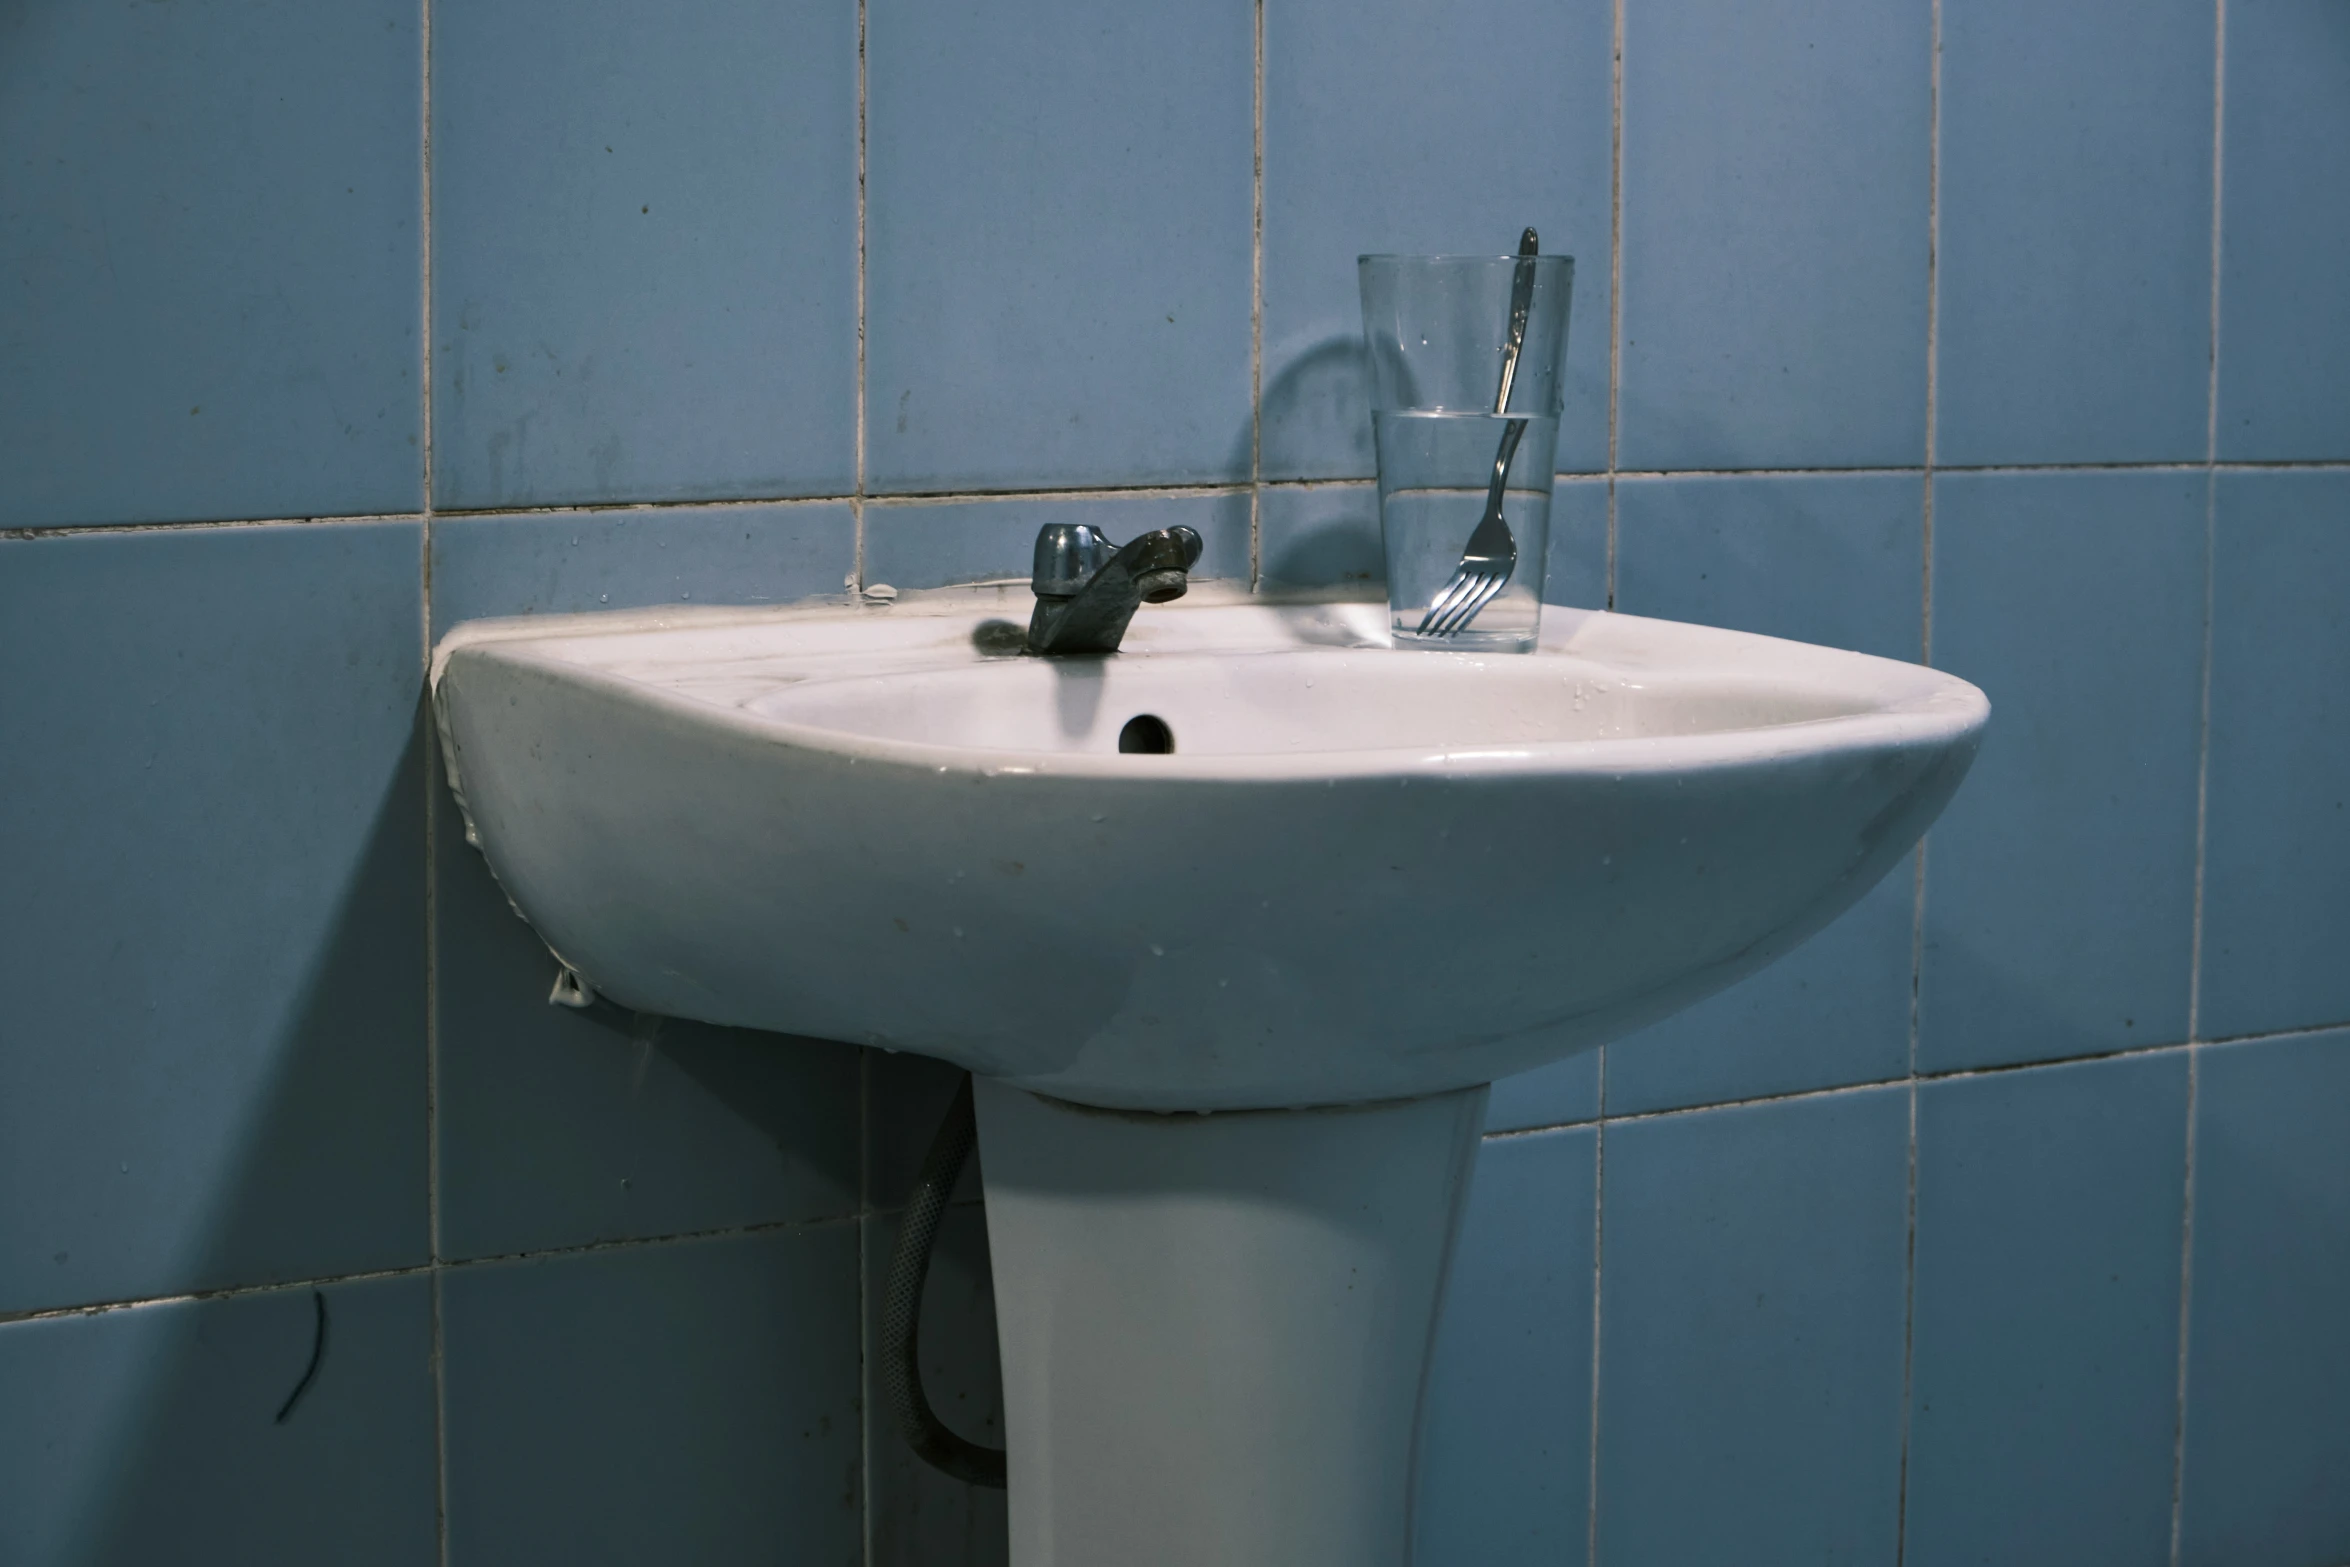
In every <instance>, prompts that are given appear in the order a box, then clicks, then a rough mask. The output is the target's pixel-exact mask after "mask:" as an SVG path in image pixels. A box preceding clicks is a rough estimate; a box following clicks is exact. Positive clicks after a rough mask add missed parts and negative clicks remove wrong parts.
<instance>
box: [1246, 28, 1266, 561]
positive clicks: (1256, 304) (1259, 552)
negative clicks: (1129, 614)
mask: <svg viewBox="0 0 2350 1567" xmlns="http://www.w3.org/2000/svg"><path fill="white" fill-rule="evenodd" d="M1254 18H1255V27H1256V40H1255V45H1254V48H1255V55H1256V82H1255V86H1254V87H1253V89H1252V97H1251V104H1252V109H1253V114H1254V117H1255V121H1256V125H1255V130H1254V132H1253V135H1254V141H1253V143H1252V147H1253V151H1252V153H1251V157H1250V165H1251V171H1250V175H1249V191H1250V196H1249V201H1250V215H1249V282H1248V288H1249V302H1248V586H1249V591H1250V592H1252V593H1253V592H1255V591H1256V590H1257V589H1258V587H1260V586H1261V585H1262V584H1263V582H1264V553H1265V529H1264V518H1263V511H1264V480H1265V0H1256V5H1255V8H1254Z"/></svg>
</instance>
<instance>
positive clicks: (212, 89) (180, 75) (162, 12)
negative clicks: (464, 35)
mask: <svg viewBox="0 0 2350 1567" xmlns="http://www.w3.org/2000/svg"><path fill="white" fill-rule="evenodd" d="M417 23H418V9H417V6H416V4H415V3H414V0H357V3H355V4H351V5H337V6H310V5H302V4H299V3H290V0H265V3H261V4H252V3H247V0H233V3H232V0H191V3H188V4H182V5H170V6H119V5H116V6H55V5H44V6H11V7H9V8H8V10H7V12H6V13H5V14H0V61H5V62H6V64H5V65H0V84H4V90H0V147H6V148H7V149H8V152H7V155H6V156H5V158H0V279H5V280H6V281H5V282H0V345H4V346H0V472H5V473H6V474H7V475H8V482H7V483H6V484H5V485H4V486H0V527H11V528H15V527H41V526H44V525H49V524H60V523H108V522H166V521H175V520H180V519H186V518H205V517H315V516H330V515H352V514H356V513H365V512H391V511H411V510H414V509H415V507H416V505H417V504H418V500H419V493H418V492H419V488H420V486H421V483H422V474H423V471H424V470H423V449H422V447H421V445H420V444H419V429H420V411H419V404H418V398H417V368H418V361H419V360H420V358H421V357H422V356H421V354H420V352H419V350H418V347H417V331H418V320H419V310H420V302H421V299H422V290H423V283H422V277H421V271H420V268H419V266H418V249H419V245H418V240H417V223H418V211H419V203H418V195H417V188H418V181H419V174H418V170H419V168H420V162H419V143H420V141H421V136H420V127H419V110H418V94H419V92H420V90H421V89H420V77H421V70H420V59H419V55H420V49H419V45H418V42H417Z"/></svg>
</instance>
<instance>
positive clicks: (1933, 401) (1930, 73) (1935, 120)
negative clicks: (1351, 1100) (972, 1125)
mask: <svg viewBox="0 0 2350 1567" xmlns="http://www.w3.org/2000/svg"><path fill="white" fill-rule="evenodd" d="M1927 28H1928V31H1927V57H1926V343H1925V349H1926V355H1925V357H1926V364H1925V372H1926V374H1925V383H1926V384H1925V387H1924V392H1925V450H1924V457H1925V465H1924V471H1923V473H1922V474H1921V476H1920V478H1919V481H1918V492H1919V493H1918V662H1919V663H1921V664H1924V665H1926V666H1927V667H1929V668H1931V667H1932V665H1933V662H1934V474H1935V471H1936V468H1935V458H1936V456H1937V455H1938V450H1937V445H1936V441H1935V433H1936V432H1935V426H1936V424H1937V422H1938V416H1939V406H1938V398H1939V388H1940V384H1941V352H1942V270H1941V269H1942V0H1932V4H1931V6H1930V7H1929V8H1928V21H1927ZM1925 971H1926V845H1925V843H1924V841H1923V840H1922V839H1921V840H1920V842H1919V844H1918V846H1917V854H1916V858H1915V859H1914V860H1912V861H1911V869H1910V930H1909V1039H1908V1041H1907V1045H1908V1051H1907V1056H1908V1059H1907V1062H1906V1065H1907V1066H1908V1068H1909V1070H1908V1072H1907V1073H1906V1074H1905V1076H1906V1080H1907V1082H1908V1084H1909V1095H1908V1098H1909V1106H1908V1112H1909V1113H1908V1122H1909V1124H1908V1127H1907V1142H1908V1147H1907V1149H1906V1151H1905V1160H1904V1170H1903V1194H1902V1255H1901V1420H1900V1432H1901V1434H1900V1438H1899V1451H1900V1457H1899V1459H1898V1461H1897V1463H1896V1466H1895V1472H1894V1473H1895V1478H1894V1491H1893V1498H1894V1499H1893V1563H1894V1567H1902V1564H1903V1563H1905V1562H1906V1561H1907V1560H1908V1558H1909V1454H1910V1438H1911V1424H1912V1422H1911V1409H1912V1406H1913V1404H1914V1403H1915V1401H1916V1389H1917V1377H1916V1364H1917V1318H1918V1313H1917V1297H1918V1048H1919V1039H1920V1027H1921V1024H1922V1022H1923V1014H1922V1010H1921V1006H1920V1003H1921V1000H1922V998H1923V992H1924V986H1925Z"/></svg>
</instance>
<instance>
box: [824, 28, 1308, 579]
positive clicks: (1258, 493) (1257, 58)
mask: <svg viewBox="0 0 2350 1567" xmlns="http://www.w3.org/2000/svg"><path fill="white" fill-rule="evenodd" d="M860 3H862V0H860ZM1251 20H1252V25H1253V27H1254V29H1255V32H1254V38H1253V42H1252V49H1253V51H1254V71H1255V76H1254V80H1253V82H1252V85H1251V87H1250V113H1251V116H1252V119H1253V121H1254V125H1253V129H1252V133H1251V134H1252V136H1253V138H1254V139H1253V142H1252V147H1251V155H1250V173H1249V263H1248V268H1249V270H1248V278H1249V281H1248V291H1249V294H1248V480H1249V490H1248V582H1249V586H1250V588H1252V589H1254V588H1255V587H1256V586H1257V585H1258V584H1259V583H1260V582H1262V581H1263V580H1264V572H1263V563H1264V542H1265V525H1264V479H1265V0H1256V3H1255V5H1254V6H1253V7H1252V8H1251Z"/></svg>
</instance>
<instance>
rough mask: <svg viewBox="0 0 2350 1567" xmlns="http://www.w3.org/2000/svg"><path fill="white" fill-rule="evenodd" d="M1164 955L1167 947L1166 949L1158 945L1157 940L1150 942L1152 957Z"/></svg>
mask: <svg viewBox="0 0 2350 1567" xmlns="http://www.w3.org/2000/svg"><path fill="white" fill-rule="evenodd" d="M1166 955H1167V949H1166V948H1165V947H1162V946H1160V945H1159V944H1158V943H1157V942H1155V941H1154V942H1152V943H1151V956H1152V957H1154V958H1163V957H1165V956H1166Z"/></svg>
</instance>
